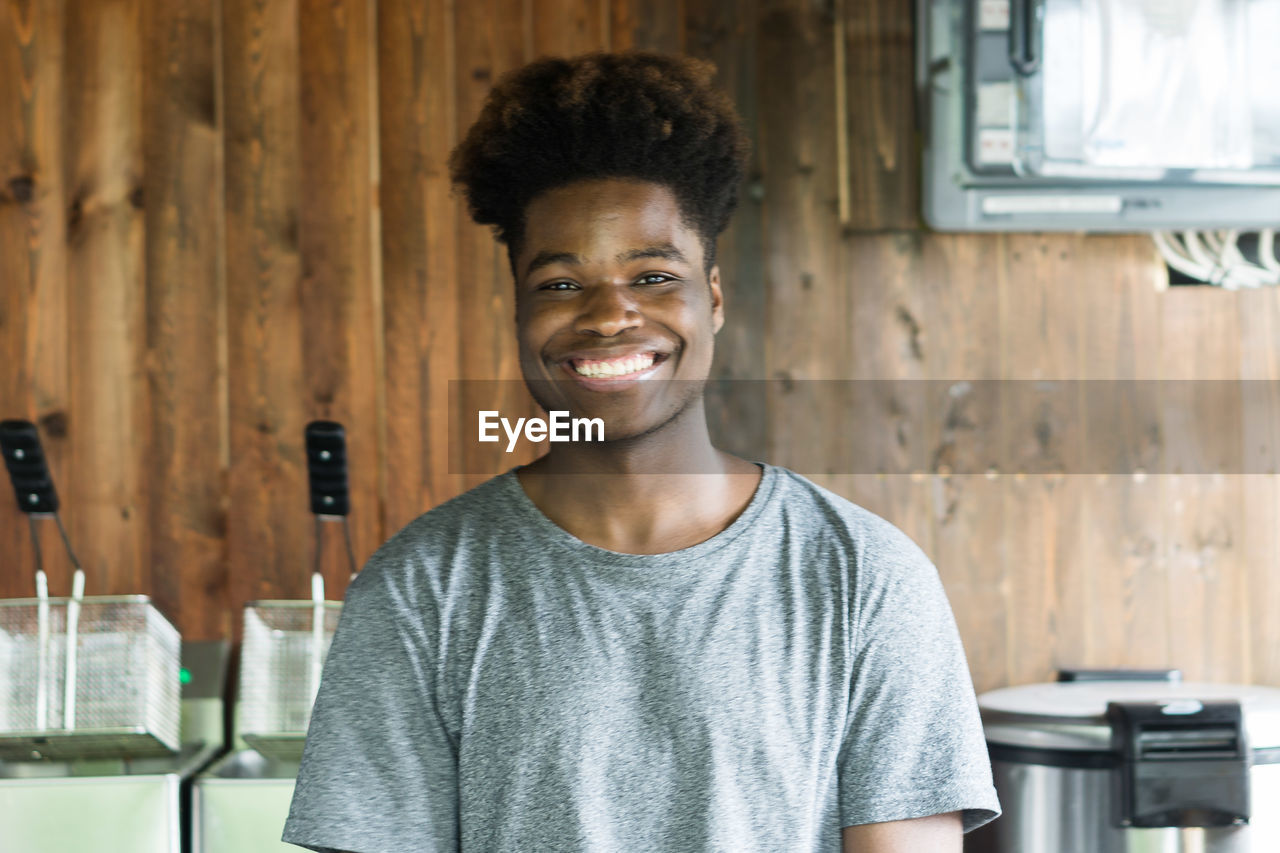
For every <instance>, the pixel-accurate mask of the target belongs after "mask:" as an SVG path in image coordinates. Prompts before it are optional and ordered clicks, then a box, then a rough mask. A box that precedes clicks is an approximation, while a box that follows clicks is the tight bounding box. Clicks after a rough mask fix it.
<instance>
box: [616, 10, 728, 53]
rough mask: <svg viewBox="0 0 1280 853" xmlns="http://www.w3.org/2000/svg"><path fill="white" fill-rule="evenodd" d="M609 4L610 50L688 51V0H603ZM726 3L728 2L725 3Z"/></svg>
mask: <svg viewBox="0 0 1280 853" xmlns="http://www.w3.org/2000/svg"><path fill="white" fill-rule="evenodd" d="M603 2H606V3H609V4H610V29H611V32H610V40H609V44H610V49H612V50H630V49H632V48H635V49H638V50H657V51H664V52H667V53H683V52H684V50H685V26H684V16H685V4H686V2H688V0H657V2H649V3H642V2H639V0H603ZM726 5H727V4H726Z"/></svg>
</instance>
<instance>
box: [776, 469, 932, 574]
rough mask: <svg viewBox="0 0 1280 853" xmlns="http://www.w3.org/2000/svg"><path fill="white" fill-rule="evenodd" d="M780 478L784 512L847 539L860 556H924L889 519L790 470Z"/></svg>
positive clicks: (822, 530)
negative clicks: (868, 554)
mask: <svg viewBox="0 0 1280 853" xmlns="http://www.w3.org/2000/svg"><path fill="white" fill-rule="evenodd" d="M778 478H779V486H780V487H781V488H780V491H781V495H780V502H781V507H782V511H783V512H784V513H786V514H787V515H788V516H790V517H793V518H796V519H797V520H799V521H801V522H811V526H809V529H811V530H814V531H820V532H821V533H824V534H826V535H834V536H837V537H839V538H841V539H844V540H846V541H848V543H849V544H850V545H852V546H853V547H854V548H855V550H857V551H858V552H859V553H864V552H865V553H879V554H900V555H903V556H910V557H912V558H916V557H923V556H924V553H923V551H921V549H920V546H919V545H917V544H916V542H915V540H913V539H912V538H911V537H910V536H908V535H907V534H906V532H904V531H903V530H902V529H901V528H899V527H898V526H897V525H896V524H894V523H893V522H891V521H889V520H888V519H887V518H884V517H883V516H881V515H878V514H876V513H875V512H872V511H871V510H869V509H867V508H866V507H864V506H862V505H860V504H856V503H854V502H853V501H851V500H849V499H848V498H846V497H844V496H843V495H839V494H837V493H836V492H833V491H831V490H830V489H828V488H826V487H825V486H821V485H819V484H818V483H815V482H814V481H812V480H810V479H809V478H808V477H805V476H803V475H801V474H797V473H796V472H795V471H791V470H789V469H787V468H781V467H780V468H778Z"/></svg>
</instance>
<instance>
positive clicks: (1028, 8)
mask: <svg viewBox="0 0 1280 853" xmlns="http://www.w3.org/2000/svg"><path fill="white" fill-rule="evenodd" d="M1043 14H1044V12H1043V7H1042V6H1041V5H1040V4H1039V3H1038V2H1037V0H1010V3H1009V64H1010V65H1012V66H1013V70H1014V71H1017V72H1018V73H1019V74H1021V75H1022V76H1023V77H1030V76H1031V75H1032V74H1035V73H1036V72H1037V71H1039V70H1040V39H1041V35H1040V34H1041V31H1042V28H1041V26H1040V21H1039V20H1037V19H1038V18H1039V17H1040V16H1041V15H1043Z"/></svg>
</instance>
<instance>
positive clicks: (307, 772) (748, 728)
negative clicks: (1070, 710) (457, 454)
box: [284, 465, 1000, 853]
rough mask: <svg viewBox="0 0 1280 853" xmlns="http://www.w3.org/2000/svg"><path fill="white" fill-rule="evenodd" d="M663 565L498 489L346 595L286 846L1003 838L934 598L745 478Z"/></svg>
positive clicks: (834, 849)
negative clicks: (889, 828) (923, 825)
mask: <svg viewBox="0 0 1280 853" xmlns="http://www.w3.org/2000/svg"><path fill="white" fill-rule="evenodd" d="M762 467H763V468H764V476H763V479H762V480H761V483H760V486H759V487H758V488H757V490H756V493H755V495H754V496H753V498H752V500H751V502H750V503H749V504H748V506H747V508H746V509H745V510H744V511H743V512H742V514H741V515H739V516H738V517H737V518H736V519H735V520H734V521H733V523H732V524H730V525H729V527H727V528H726V529H725V530H723V531H721V532H720V533H718V534H717V535H715V536H713V537H712V538H710V539H708V540H706V541H705V542H701V543H699V544H697V545H694V546H692V547H689V548H684V549H681V550H679V551H673V552H670V553H666V554H649V555H635V554H622V553H618V552H615V551H609V550H605V549H603V548H598V547H596V546H593V545H589V544H587V543H585V542H583V541H581V540H579V539H578V538H576V537H574V536H573V535H571V534H570V533H568V532H567V531H565V530H564V529H562V528H560V527H559V526H557V525H556V524H555V523H554V522H552V521H551V520H550V519H549V518H547V517H546V516H545V515H543V513H542V512H541V511H540V510H539V509H538V508H537V506H535V505H534V503H533V502H532V501H531V500H530V499H529V497H528V496H527V495H526V494H525V492H524V489H523V488H522V487H521V486H520V482H519V480H518V479H517V478H516V476H515V473H514V469H513V470H512V471H508V472H507V473H505V474H502V475H500V476H498V477H495V478H493V479H491V480H489V481H488V482H486V483H483V484H482V485H480V486H478V487H476V488H474V489H472V490H471V491H469V492H467V493H466V494H463V495H459V496H458V497H456V498H454V499H453V500H451V501H449V502H447V503H445V504H442V505H441V506H439V507H437V508H436V509H433V510H431V511H430V512H427V513H425V514H423V515H421V516H419V517H418V518H417V519H416V520H414V521H413V522H411V523H409V524H408V525H407V526H406V527H404V528H403V529H402V530H401V531H400V532H399V533H397V534H396V535H395V536H393V537H392V538H391V539H390V540H389V541H387V542H386V544H384V545H383V546H382V547H381V548H380V549H378V551H377V553H375V554H374V555H373V557H372V558H371V559H370V561H369V563H368V565H367V566H366V567H365V569H364V571H362V572H361V573H360V574H359V576H358V577H357V578H356V579H355V580H354V581H353V582H352V584H351V586H350V588H349V590H348V592H347V596H346V603H345V606H344V608H343V612H342V618H341V620H340V622H339V625H338V629H337V633H336V635H335V636H334V640H333V644H332V647H331V649H330V651H329V656H328V659H327V660H326V662H325V666H324V675H323V678H322V681H321V685H320V691H319V694H318V696H317V697H316V704H315V710H314V712H313V715H312V719H311V727H310V730H309V732H308V737H307V743H306V750H305V753H304V755H303V759H302V766H301V770H300V772H299V774H298V783H297V788H296V789H295V792H294V797H293V803H292V806H291V808H290V811H289V819H288V822H287V823H286V824H285V829H284V840H285V841H287V842H291V843H293V844H297V845H300V846H304V847H309V848H311V849H314V850H333V849H336V850H348V851H355V853H375V851H376V853H403V851H407V850H412V851H425V853H435V851H463V853H506V851H511V853H527V852H528V851H589V853H617V851H622V850H645V851H678V853H693V852H694V851H733V853H747V851H760V853H765V851H768V853H779V851H797V853H800V851H803V853H820V851H821V853H826V852H827V851H830V853H838V851H839V850H840V827H842V826H848V825H851V824H860V823H877V822H880V821H888V820H899V819H903V818H912V817H922V816H925V815H931V814H938V813H941V812H949V811H956V810H961V809H962V810H963V812H964V815H963V816H964V827H965V830H966V831H968V830H971V829H973V828H975V827H978V826H980V825H982V824H984V823H986V822H988V821H990V820H992V819H993V818H995V817H996V816H997V815H998V814H999V810H1000V806H999V804H998V803H997V800H996V794H995V789H994V787H993V785H992V779H991V765H990V762H989V759H988V756H987V751H986V745H985V742H984V739H983V731H982V724H981V721H980V718H979V715H978V707H977V700H976V697H975V696H974V691H973V684H972V681H971V679H970V676H969V671H968V668H967V666H966V664H965V658H964V650H963V648H962V646H961V642H960V637H959V634H958V632H957V630H956V626H955V620H954V618H953V616H952V613H951V609H950V607H949V605H948V604H947V600H946V596H945V593H944V591H943V588H942V584H941V582H940V580H939V578H938V572H937V570H936V569H935V568H934V566H933V564H932V563H931V562H930V561H929V559H928V557H926V556H925V554H924V553H923V552H922V551H921V550H920V548H919V547H917V546H916V544H915V543H914V542H912V541H911V539H910V538H908V537H907V536H906V534H904V533H903V532H902V531H900V530H898V528H896V527H894V526H893V525H892V524H890V523H889V522H888V521H886V520H884V519H883V518H881V517H879V516H877V515H875V514H874V513H871V512H869V511H868V510H865V509H863V508H861V507H859V506H857V505H855V504H853V503H850V502H849V501H847V500H845V499H844V498H842V497H840V496H838V495H836V494H834V493H833V492H830V491H828V490H826V489H823V488H822V487H820V486H818V485H817V484H815V483H812V482H810V481H809V480H807V479H805V478H804V477H801V476H800V475H798V474H795V473H794V472H791V471H788V470H787V469H785V468H779V467H775V466H772V465H763V466H762Z"/></svg>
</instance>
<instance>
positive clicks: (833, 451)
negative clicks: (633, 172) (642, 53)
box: [757, 2, 850, 482]
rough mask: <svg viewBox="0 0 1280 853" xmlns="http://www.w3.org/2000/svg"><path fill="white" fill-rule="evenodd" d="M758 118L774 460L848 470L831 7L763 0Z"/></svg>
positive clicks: (818, 477) (845, 294)
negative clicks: (762, 118)
mask: <svg viewBox="0 0 1280 853" xmlns="http://www.w3.org/2000/svg"><path fill="white" fill-rule="evenodd" d="M758 26H759V31H758V34H757V40H758V44H759V51H760V55H759V57H758V59H757V62H758V63H759V65H758V68H759V71H758V72H757V79H758V80H759V82H760V89H759V95H758V97H759V109H760V110H761V111H762V112H763V113H764V114H766V115H768V116H769V120H767V121H762V122H760V123H759V125H758V134H759V157H760V167H761V170H762V172H763V181H762V185H763V193H764V203H765V211H764V217H765V218H764V223H765V231H764V235H763V249H764V271H765V318H766V319H765V326H764V329H763V330H762V343H763V349H764V355H765V364H766V369H767V371H768V377H769V379H770V380H771V381H770V382H769V384H768V388H767V393H766V401H767V403H766V405H767V409H766V413H767V420H768V424H769V442H770V448H771V450H773V451H774V455H775V461H776V462H778V463H779V464H783V465H786V466H788V467H792V468H794V469H796V470H798V471H801V472H803V473H805V474H806V475H808V476H811V477H812V478H814V479H815V481H818V482H822V480H823V478H824V477H826V476H829V475H834V474H836V473H840V472H844V471H847V470H848V460H847V455H848V443H847V441H846V440H845V435H844V433H843V432H842V427H844V426H845V425H844V424H842V423H841V410H842V408H843V406H842V402H841V400H840V399H839V394H840V393H841V390H842V389H844V388H845V387H847V386H846V384H845V383H842V382H834V381H833V380H844V379H847V378H848V370H849V367H848V365H849V361H850V359H849V337H848V334H847V332H846V331H845V329H844V328H842V324H836V323H831V322H824V320H825V319H826V318H830V317H832V316H848V313H847V308H846V306H847V300H848V298H849V288H848V287H847V285H846V284H845V282H844V281H842V280H841V277H840V268H839V260H840V227H839V223H838V222H837V220H836V207H835V204H836V194H835V186H836V184H835V175H836V162H835V128H834V125H833V122H834V115H833V112H832V109H831V105H832V102H833V101H832V98H833V97H834V95H833V91H834V80H833V78H832V76H831V74H830V69H831V57H832V50H833V27H834V26H835V22H834V21H833V19H832V18H831V16H830V15H829V14H827V13H825V12H824V11H823V10H822V9H819V8H817V7H814V6H813V5H812V4H808V3H803V2H764V3H762V4H761V7H760V19H759V24H758Z"/></svg>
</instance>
